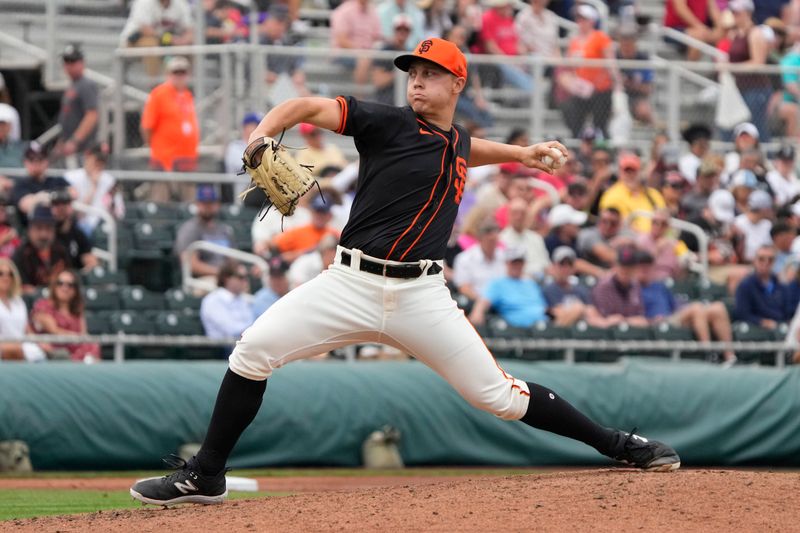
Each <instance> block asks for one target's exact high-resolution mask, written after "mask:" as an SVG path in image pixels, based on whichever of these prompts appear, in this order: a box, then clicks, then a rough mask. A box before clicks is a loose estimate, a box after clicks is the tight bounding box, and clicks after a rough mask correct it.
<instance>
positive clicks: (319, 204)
mask: <svg viewBox="0 0 800 533" xmlns="http://www.w3.org/2000/svg"><path fill="white" fill-rule="evenodd" d="M311 210H312V211H316V212H317V213H330V212H331V204H329V203H328V202H326V201H325V198H323V197H322V195H321V194H318V195H316V196H315V197H314V199H313V200H311Z"/></svg>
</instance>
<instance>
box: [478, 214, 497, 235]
mask: <svg viewBox="0 0 800 533" xmlns="http://www.w3.org/2000/svg"><path fill="white" fill-rule="evenodd" d="M497 231H500V225H499V224H497V221H496V220H495V219H494V218H493V217H489V218H487V219H486V220H484V221H483V222H481V225H480V226H478V235H486V234H487V233H493V232H497Z"/></svg>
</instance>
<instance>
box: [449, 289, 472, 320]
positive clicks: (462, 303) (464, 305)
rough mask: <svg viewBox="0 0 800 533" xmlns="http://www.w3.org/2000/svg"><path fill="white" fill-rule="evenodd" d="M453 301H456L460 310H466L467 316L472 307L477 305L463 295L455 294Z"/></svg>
mask: <svg viewBox="0 0 800 533" xmlns="http://www.w3.org/2000/svg"><path fill="white" fill-rule="evenodd" d="M453 300H455V301H456V305H457V306H458V307H459V309H463V310H464V314H465V315H469V313H470V312H471V311H472V306H473V305H475V302H474V301H473V300H470V299H469V297H467V296H464V295H463V294H461V293H453Z"/></svg>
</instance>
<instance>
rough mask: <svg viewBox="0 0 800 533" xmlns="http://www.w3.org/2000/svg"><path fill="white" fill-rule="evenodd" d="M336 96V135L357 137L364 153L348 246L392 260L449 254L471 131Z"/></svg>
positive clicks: (344, 238)
mask: <svg viewBox="0 0 800 533" xmlns="http://www.w3.org/2000/svg"><path fill="white" fill-rule="evenodd" d="M337 101H338V102H339V105H340V106H341V108H342V109H341V110H342V120H341V123H340V124H339V128H338V129H337V130H336V133H341V134H343V135H350V136H352V137H353V140H354V141H355V146H356V149H357V150H358V153H359V156H360V160H359V168H358V183H357V188H356V197H355V200H354V201H353V207H352V209H351V211H350V219H349V220H348V222H347V225H346V226H345V228H344V230H343V231H342V238H341V241H340V242H341V245H342V246H344V247H346V248H357V249H359V250H361V251H363V252H364V253H366V254H368V255H371V256H373V257H380V258H383V259H389V260H392V261H418V260H420V259H434V260H436V259H442V258H444V255H445V250H446V248H447V241H448V239H449V237H450V233H451V231H452V229H453V224H454V222H455V219H456V214H457V212H458V204H459V203H461V197H462V195H463V192H464V184H465V182H466V179H467V161H468V160H469V150H470V137H469V134H468V133H467V131H466V130H465V129H464V128H463V127H461V126H457V125H453V127H452V128H451V129H450V131H444V130H442V129H440V128H437V127H436V126H434V125H433V124H430V123H429V122H426V121H425V120H424V119H422V118H420V117H419V116H417V114H416V113H414V111H413V110H412V109H411V107H395V106H389V105H384V104H377V103H372V102H363V101H360V100H356V99H355V98H353V97H342V96H340V97H338V98H337Z"/></svg>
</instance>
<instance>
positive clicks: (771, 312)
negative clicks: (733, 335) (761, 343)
mask: <svg viewBox="0 0 800 533" xmlns="http://www.w3.org/2000/svg"><path fill="white" fill-rule="evenodd" d="M775 256H776V253H775V247H774V246H772V245H765V246H761V247H759V248H758V250H757V251H756V254H755V260H754V262H753V265H754V267H755V268H754V271H753V273H752V274H750V275H749V276H747V277H746V278H744V279H743V280H742V282H741V283H740V284H739V287H737V289H736V311H735V313H734V316H735V318H736V319H737V320H742V321H744V322H749V323H750V324H756V325H758V326H761V327H762V328H766V329H775V328H777V327H778V324H780V323H781V322H788V321H789V320H791V319H792V316H793V315H794V311H795V306H796V305H795V304H796V302H794V301H792V298H791V296H790V294H789V290H788V288H787V287H786V285H784V284H783V283H781V282H780V280H778V277H777V276H776V275H775V274H774V273H773V272H772V265H773V264H774V263H775Z"/></svg>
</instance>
